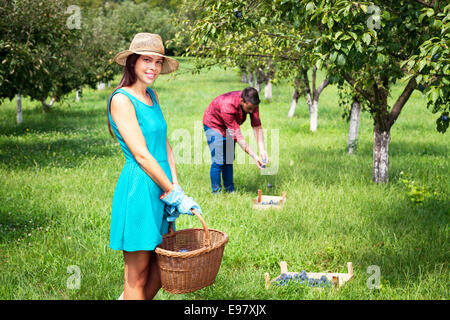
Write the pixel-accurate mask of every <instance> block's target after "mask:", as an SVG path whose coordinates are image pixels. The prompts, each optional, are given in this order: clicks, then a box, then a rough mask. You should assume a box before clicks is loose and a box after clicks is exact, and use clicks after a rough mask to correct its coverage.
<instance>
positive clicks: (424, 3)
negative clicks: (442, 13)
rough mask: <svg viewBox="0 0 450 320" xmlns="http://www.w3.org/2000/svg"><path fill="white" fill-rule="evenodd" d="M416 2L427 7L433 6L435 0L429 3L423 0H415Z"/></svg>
mask: <svg viewBox="0 0 450 320" xmlns="http://www.w3.org/2000/svg"><path fill="white" fill-rule="evenodd" d="M416 2H419V3H420V4H422V5H423V6H425V7H428V8H434V5H435V4H436V0H433V1H431V3H428V2H426V1H425V0H416Z"/></svg>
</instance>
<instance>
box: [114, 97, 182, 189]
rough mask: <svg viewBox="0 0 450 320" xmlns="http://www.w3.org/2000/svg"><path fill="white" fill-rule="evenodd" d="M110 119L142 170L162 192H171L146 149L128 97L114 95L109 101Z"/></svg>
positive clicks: (162, 174) (162, 173)
mask: <svg viewBox="0 0 450 320" xmlns="http://www.w3.org/2000/svg"><path fill="white" fill-rule="evenodd" d="M111 117H112V119H113V120H114V122H115V124H116V125H117V128H118V129H119V132H120V135H121V136H122V138H123V140H124V141H125V143H126V144H127V146H128V148H129V149H130V151H131V153H132V154H133V156H134V158H135V159H136V161H137V162H138V164H139V165H140V167H141V168H142V170H144V171H145V173H147V174H148V176H149V177H150V178H151V179H152V180H153V181H154V182H155V183H156V184H157V185H158V186H159V187H160V188H161V189H162V190H163V191H164V192H169V191H171V190H172V189H173V185H172V183H171V182H170V180H169V178H168V177H167V175H166V174H165V172H164V170H163V169H162V168H161V166H160V165H159V163H158V162H157V161H156V160H155V158H154V157H153V156H152V155H151V154H150V152H149V151H148V149H147V143H146V141H145V138H144V135H143V134H142V131H141V128H140V127H139V123H138V121H137V118H136V111H135V110H134V107H133V104H132V103H131V101H130V99H128V97H126V96H125V95H123V94H116V95H114V97H113V98H112V99H111Z"/></svg>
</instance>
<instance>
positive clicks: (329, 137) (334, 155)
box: [0, 59, 450, 299]
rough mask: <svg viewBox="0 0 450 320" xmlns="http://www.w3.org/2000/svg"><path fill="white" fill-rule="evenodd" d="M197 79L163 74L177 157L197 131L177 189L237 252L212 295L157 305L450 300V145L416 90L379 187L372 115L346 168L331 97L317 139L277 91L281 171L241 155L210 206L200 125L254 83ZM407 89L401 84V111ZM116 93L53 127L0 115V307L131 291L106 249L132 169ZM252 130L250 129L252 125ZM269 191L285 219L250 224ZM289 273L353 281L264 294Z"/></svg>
mask: <svg viewBox="0 0 450 320" xmlns="http://www.w3.org/2000/svg"><path fill="white" fill-rule="evenodd" d="M189 68H190V64H189V62H188V61H186V60H184V59H181V69H180V72H178V75H177V76H176V77H175V78H173V77H168V76H161V77H160V78H159V79H158V80H157V82H156V84H155V89H156V90H157V93H158V96H159V100H160V102H161V105H162V108H163V112H164V115H165V118H166V120H167V123H168V135H169V139H170V140H171V142H172V147H174V146H177V145H180V143H181V142H180V141H181V139H186V136H185V137H184V138H181V137H179V133H180V132H183V131H179V129H183V130H187V132H189V134H190V138H191V145H192V146H191V155H190V157H188V161H184V163H179V164H178V166H177V167H178V172H179V180H180V183H181V185H182V187H183V188H184V189H185V191H186V193H187V194H188V195H189V196H192V197H193V198H194V199H195V200H196V201H197V202H198V203H199V204H200V206H201V207H202V209H203V212H204V218H205V221H206V223H207V224H208V226H209V227H211V228H214V229H219V230H223V231H225V232H227V234H228V235H229V238H230V240H229V243H228V244H227V246H226V248H225V252H224V257H223V260H222V265H221V269H220V271H219V274H218V276H217V279H216V282H215V283H214V285H212V286H210V287H207V288H205V289H202V290H199V291H197V292H194V293H190V294H185V295H171V294H168V293H166V292H164V291H162V290H161V291H160V292H159V293H158V294H157V296H156V299H449V298H450V295H449V289H448V283H449V280H450V279H449V269H448V260H449V245H448V244H449V238H448V231H449V225H448V222H449V215H448V213H449V210H448V207H449V198H448V194H449V183H448V181H449V174H448V173H449V160H448V154H449V143H448V141H449V140H448V136H447V135H448V134H447V135H442V134H439V133H437V132H436V130H435V118H436V115H433V114H431V112H430V111H429V110H427V109H426V108H425V101H424V100H423V98H422V96H421V94H420V93H418V92H415V93H414V94H413V95H412V97H411V99H410V101H408V104H407V106H406V108H405V109H404V110H403V112H402V114H401V115H400V118H399V120H398V121H397V123H396V124H395V126H394V127H393V129H392V138H391V144H390V150H389V153H390V182H389V183H388V184H386V185H375V184H373V183H372V181H371V178H372V143H373V142H372V139H373V127H372V120H371V118H370V116H369V115H368V114H366V113H364V114H362V121H361V127H360V134H359V145H358V152H357V153H356V154H354V155H351V156H349V155H347V154H346V152H345V147H346V142H347V134H348V124H347V123H346V122H345V121H344V120H342V118H341V113H342V111H341V108H340V107H339V106H338V104H337V101H338V98H337V97H338V96H337V89H336V87H333V86H331V87H328V88H326V89H325V90H324V92H323V94H322V96H321V98H320V105H319V124H318V131H317V132H316V133H311V132H310V131H309V114H308V111H307V108H306V102H305V100H304V99H300V101H299V106H298V108H297V111H296V115H295V116H294V118H293V119H288V118H287V111H288V109H289V106H290V98H291V93H292V91H291V90H292V88H291V86H290V85H289V84H288V83H284V82H281V83H279V84H277V85H276V86H274V89H273V92H274V98H273V101H272V103H270V104H269V103H266V102H262V103H261V106H260V109H261V118H262V123H263V127H264V128H265V130H266V131H267V132H268V141H267V145H268V151H269V155H270V151H271V138H272V137H273V135H272V134H271V130H278V132H279V146H278V148H279V170H278V172H277V174H276V175H261V174H260V173H259V172H258V170H257V169H256V166H254V165H252V164H251V163H250V161H249V158H248V157H247V156H244V157H242V153H241V150H237V157H241V159H245V162H244V163H242V164H235V184H236V187H237V192H236V193H235V194H222V195H218V196H213V195H211V194H210V181H209V160H208V154H207V155H206V160H207V161H204V160H203V161H201V163H198V162H197V163H195V161H194V159H195V157H197V156H198V154H196V152H197V151H198V150H200V152H205V150H206V148H207V146H206V141H205V138H204V137H203V132H202V131H200V132H201V134H200V135H201V143H200V145H197V146H194V144H195V143H194V140H195V138H194V137H195V134H196V133H197V135H198V132H196V128H198V127H199V125H200V124H201V122H200V121H201V119H202V115H203V111H204V110H205V108H206V107H207V106H208V104H209V102H210V101H211V100H212V99H213V98H214V97H216V96H217V95H219V94H221V93H224V92H227V91H231V90H239V89H242V88H244V87H245V86H246V85H245V84H243V83H241V82H240V81H239V79H240V77H239V75H238V73H237V72H236V71H233V70H222V69H219V68H213V69H211V70H210V71H205V72H202V73H200V74H198V75H192V74H190V73H189V72H188V71H189ZM117 80H118V79H116V81H115V82H113V84H112V85H113V86H114V85H116V83H117ZM401 90H402V86H401V85H399V86H398V87H396V88H395V89H394V90H393V94H392V99H394V98H395V97H397V96H398V95H399V94H400V92H401ZM110 91H112V88H110V90H108V89H107V90H105V91H95V90H88V89H85V90H84V95H83V97H82V100H81V102H79V103H75V102H74V101H75V98H74V94H72V95H70V96H68V97H67V98H66V99H65V100H64V101H63V102H61V103H58V104H56V105H55V107H54V109H53V110H52V111H51V112H49V113H48V114H45V113H42V111H41V106H40V104H39V103H36V102H31V101H29V100H28V99H24V103H23V105H24V108H23V109H24V122H23V124H22V125H20V126H17V125H16V123H15V101H12V102H9V101H5V102H4V103H3V104H2V105H1V110H2V114H1V116H0V299H116V298H117V297H118V296H119V294H120V293H121V292H122V285H123V258H122V253H121V252H118V251H113V250H111V249H109V248H108V243H109V223H110V209H111V203H112V197H113V192H114V188H115V184H116V182H117V179H118V177H119V174H120V171H121V168H122V166H123V163H124V159H123V155H122V151H121V149H120V147H119V145H118V143H117V142H116V141H114V140H112V139H111V138H110V137H109V135H108V130H107V127H106V116H105V115H106V101H107V99H108V97H109V94H110ZM243 130H244V132H250V131H249V130H250V124H249V121H247V122H246V123H244V125H243ZM184 132H186V131H184ZM172 134H173V136H172ZM174 139H179V140H174ZM184 141H185V142H186V140H184ZM206 152H207V151H206ZM180 155H183V154H182V153H181V151H180ZM184 155H186V154H184ZM189 160H190V161H189ZM272 160H274V159H273V158H272ZM189 162H190V163H189ZM292 162H293V165H291V163H292ZM402 171H403V172H405V173H407V174H408V175H409V177H410V179H411V180H414V181H415V184H416V185H418V186H422V187H425V188H426V190H428V191H429V195H428V196H427V197H426V198H425V201H423V202H422V203H419V204H416V203H414V202H412V201H411V200H410V197H409V195H408V193H407V192H408V189H407V188H406V186H405V185H404V184H403V183H402V182H400V181H399V179H400V177H401V175H400V172H402ZM268 183H271V184H272V185H273V188H272V189H268V188H267V184H268ZM258 188H262V189H263V193H264V194H275V195H279V194H281V192H282V191H283V190H286V191H287V197H288V199H287V203H286V205H285V207H284V208H283V209H282V210H280V211H275V210H268V211H253V210H252V208H251V204H252V198H253V197H255V196H256V193H257V189H258ZM177 223H178V229H184V228H190V227H199V226H200V223H199V221H198V220H197V219H196V218H195V217H191V216H182V217H180V218H179V219H178V220H177ZM280 261H286V262H287V264H288V268H289V270H290V271H297V272H300V271H301V270H306V271H311V272H314V271H316V272H326V271H328V272H346V263H347V262H348V261H351V262H352V263H353V270H354V274H355V278H354V280H352V281H350V282H348V283H347V284H346V285H344V286H343V287H342V288H341V289H340V290H338V291H335V290H316V289H312V288H307V287H306V288H304V287H300V286H288V287H282V288H281V287H276V286H272V287H270V288H269V289H268V290H266V289H265V288H264V273H265V272H269V274H270V276H271V278H274V277H275V276H277V275H278V274H279V273H280V267H279V262H280ZM71 265H76V266H78V267H79V268H80V270H81V287H80V288H79V289H75V290H71V289H68V288H67V281H68V279H69V277H70V276H71V274H69V273H67V268H68V267H69V266H71ZM370 265H378V266H379V267H380V270H381V288H380V289H375V290H370V289H368V287H367V284H366V281H367V279H368V277H369V276H370V274H368V273H366V270H367V268H368V266H370Z"/></svg>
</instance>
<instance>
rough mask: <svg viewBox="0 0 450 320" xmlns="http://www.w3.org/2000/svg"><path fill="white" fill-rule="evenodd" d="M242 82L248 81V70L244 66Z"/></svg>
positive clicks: (242, 68)
mask: <svg viewBox="0 0 450 320" xmlns="http://www.w3.org/2000/svg"><path fill="white" fill-rule="evenodd" d="M240 69H241V82H242V83H247V82H248V79H247V70H246V69H245V68H244V67H241V68H240Z"/></svg>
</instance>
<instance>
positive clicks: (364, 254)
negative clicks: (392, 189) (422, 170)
mask: <svg viewBox="0 0 450 320" xmlns="http://www.w3.org/2000/svg"><path fill="white" fill-rule="evenodd" d="M449 205H450V202H449V201H448V200H443V199H437V198H432V199H428V200H426V201H425V202H423V203H421V204H415V203H412V202H411V201H409V200H408V199H405V200H404V201H398V202H394V203H392V204H390V205H389V207H388V208H386V207H385V206H383V205H380V203H377V202H375V201H373V202H370V203H364V204H363V205H362V207H366V209H363V210H362V212H366V213H371V214H372V216H370V217H367V222H368V225H366V226H365V227H366V228H365V229H366V233H365V235H364V237H365V240H364V242H366V245H365V247H364V248H361V250H356V251H354V252H352V259H353V260H354V261H355V262H357V264H358V265H359V267H362V268H364V270H361V272H363V273H364V272H365V271H366V270H365V268H367V267H368V266H369V265H378V266H379V267H380V272H381V277H382V278H381V279H383V280H382V282H385V283H384V285H387V286H392V287H396V288H404V289H405V288H406V287H409V288H411V286H412V285H413V284H414V283H415V284H417V286H420V284H421V281H424V279H426V280H427V281H431V282H432V281H433V280H435V281H436V280H437V281H441V280H442V279H443V278H444V277H447V276H448V271H447V270H446V269H447V268H446V267H445V266H446V265H447V262H448V259H449V256H448V252H449V250H448V239H447V236H446V233H447V232H446V229H447V227H448V223H449V209H448V207H449ZM367 243H369V245H367ZM440 267H441V268H442V269H441V270H439V268H440ZM368 276H369V275H368ZM427 278H428V279H427ZM438 279H440V280H438ZM428 283H430V282H428ZM430 284H431V283H430ZM425 290H426V289H425ZM422 292H423V290H422ZM411 293H412V292H411ZM429 298H431V297H429ZM435 298H439V297H435ZM440 298H443V297H440ZM433 299H434V298H433Z"/></svg>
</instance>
